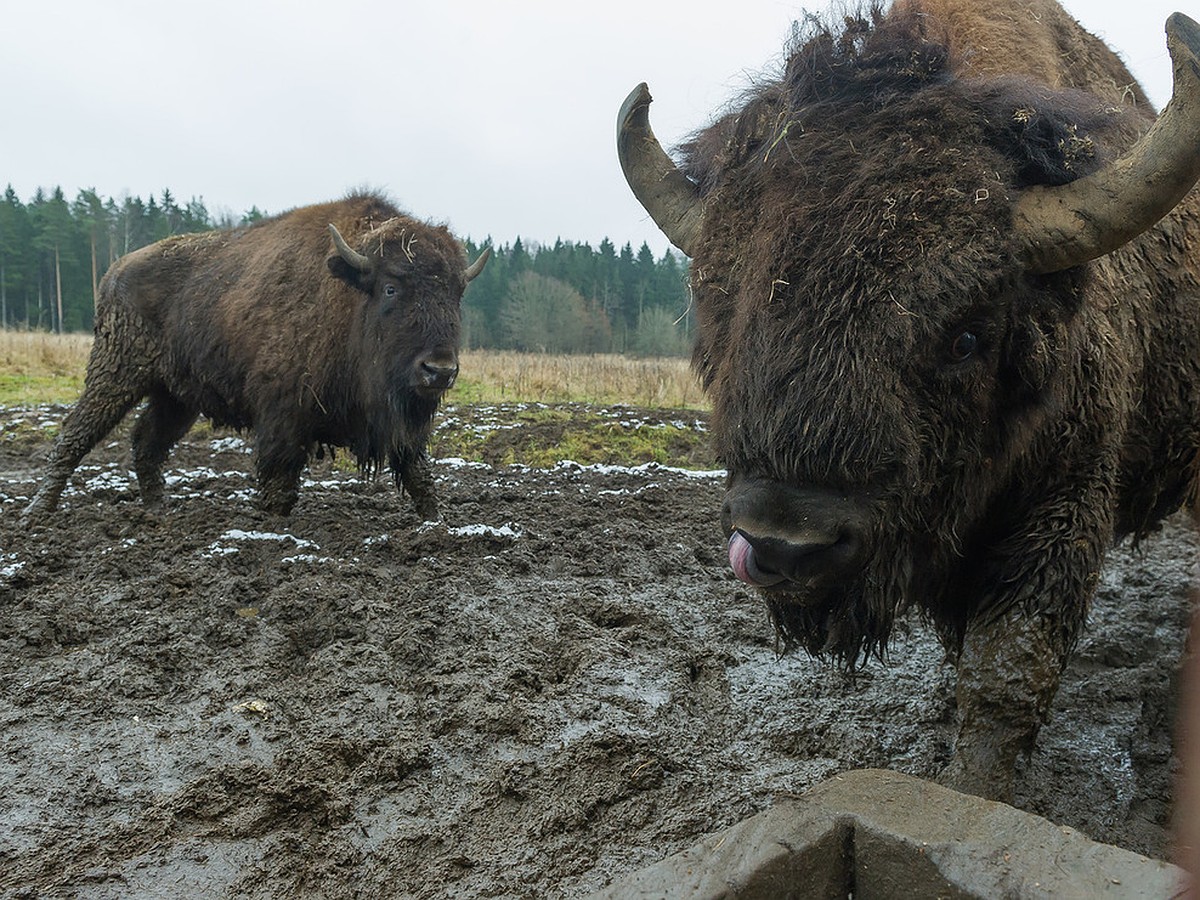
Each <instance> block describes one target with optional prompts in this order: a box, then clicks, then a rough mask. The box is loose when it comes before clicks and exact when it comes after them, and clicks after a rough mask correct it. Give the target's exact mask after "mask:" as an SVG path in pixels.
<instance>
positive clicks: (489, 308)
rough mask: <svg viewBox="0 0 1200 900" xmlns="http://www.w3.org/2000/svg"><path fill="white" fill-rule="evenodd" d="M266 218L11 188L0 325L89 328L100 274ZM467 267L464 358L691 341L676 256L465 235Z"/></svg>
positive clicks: (653, 351)
mask: <svg viewBox="0 0 1200 900" xmlns="http://www.w3.org/2000/svg"><path fill="white" fill-rule="evenodd" d="M266 215H267V213H265V212H264V211H261V210H259V209H258V208H257V207H254V208H251V209H250V210H249V211H247V212H246V213H244V214H243V215H241V216H240V217H238V218H235V217H234V216H233V215H231V214H229V213H225V214H223V215H220V216H214V215H213V214H211V213H210V212H209V210H208V209H207V208H206V207H205V204H204V201H203V200H202V199H199V198H192V199H191V200H188V201H187V202H184V203H180V201H179V200H177V199H176V197H175V196H174V195H173V194H172V193H171V191H170V190H167V189H164V190H163V191H162V193H161V195H160V196H158V197H154V196H151V197H149V199H147V200H144V201H143V200H142V198H141V197H130V196H124V197H122V198H120V199H117V198H113V197H103V196H101V195H100V194H99V193H98V192H97V191H96V190H95V189H92V188H89V189H83V190H80V191H79V192H78V193H77V194H76V196H75V198H74V199H73V200H68V199H67V197H66V194H65V193H64V192H63V190H62V188H61V187H56V188H54V190H53V191H49V192H47V191H45V190H43V189H38V190H37V191H36V192H35V194H34V196H33V197H31V198H29V200H28V201H27V202H22V201H21V199H20V197H18V196H17V194H16V192H15V191H14V190H13V187H12V185H11V184H10V185H9V186H8V187H7V188H6V190H5V192H4V200H3V202H2V203H0V327H3V328H17V329H29V330H40V331H53V332H58V333H64V332H73V331H90V330H91V328H92V314H93V311H94V309H95V303H96V296H97V288H98V285H99V283H100V279H101V278H102V277H103V275H104V273H105V271H106V270H107V269H108V267H109V266H110V265H112V263H113V262H114V261H116V260H117V259H118V258H119V257H121V256H123V255H124V254H126V253H128V252H130V251H131V250H136V249H137V248H139V247H143V246H145V245H147V244H151V243H153V242H154V241H158V240H161V239H162V238H165V237H169V236H170V235H173V234H184V233H187V232H194V231H207V230H209V229H213V228H237V227H243V226H246V225H250V224H252V223H253V222H256V221H258V220H260V219H262V218H265V217H266ZM464 243H465V244H466V247H467V253H468V255H469V256H470V258H472V259H474V258H475V256H476V255H477V254H478V253H480V252H481V251H482V249H483V248H484V247H487V246H491V247H492V252H493V258H492V260H491V262H489V264H488V265H487V267H486V268H485V269H484V271H483V274H482V275H481V276H480V277H479V278H477V279H476V280H475V281H474V282H472V284H471V285H470V287H469V288H468V290H467V294H466V296H465V297H464V299H463V344H464V346H465V347H466V348H468V349H507V350H526V351H535V352H550V353H627V354H631V355H637V356H678V355H685V354H686V353H687V348H688V346H689V343H690V337H689V332H690V327H691V321H690V318H689V295H688V287H687V258H686V257H684V256H681V255H678V254H676V253H674V252H671V251H667V252H665V253H664V254H663V255H662V256H661V257H657V258H656V257H655V255H654V253H653V252H652V251H651V249H650V247H649V246H648V245H646V244H642V246H641V248H640V249H638V250H637V251H636V252H635V251H634V249H633V247H632V246H631V244H629V243H628V242H627V243H625V244H624V246H622V247H621V248H620V250H618V249H617V247H616V245H615V244H614V243H613V242H612V241H610V240H608V239H607V238H605V239H604V240H602V241H601V242H600V245H599V246H598V247H592V246H591V245H590V244H587V243H576V242H569V241H565V240H563V239H561V238H560V239H558V240H556V241H555V242H554V244H553V246H546V245H539V244H537V243H534V242H529V243H526V242H523V241H522V240H521V238H520V237H518V238H516V239H515V240H514V241H513V242H512V243H511V244H503V245H498V246H497V245H494V244H493V243H492V241H491V240H490V238H484V239H481V240H474V239H472V238H470V237H466V238H464Z"/></svg>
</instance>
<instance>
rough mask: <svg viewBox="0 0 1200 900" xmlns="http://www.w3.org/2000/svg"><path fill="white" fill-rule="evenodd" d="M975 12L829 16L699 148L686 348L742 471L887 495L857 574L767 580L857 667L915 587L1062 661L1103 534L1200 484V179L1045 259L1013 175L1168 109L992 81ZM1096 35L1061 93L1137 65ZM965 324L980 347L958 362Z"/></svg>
mask: <svg viewBox="0 0 1200 900" xmlns="http://www.w3.org/2000/svg"><path fill="white" fill-rule="evenodd" d="M1051 5H1053V4H1051ZM936 6H938V7H939V8H942V9H943V11H944V10H945V8H947V7H957V8H958V9H959V10H960V11H962V14H963V15H964V16H965V15H968V14H969V13H968V12H966V11H967V10H969V9H970V7H969V6H968V5H966V4H952V3H939V4H936ZM1056 8H1057V7H1056ZM991 9H992V5H991V4H983V9H982V11H983V12H984V13H987V12H989V11H990V10H991ZM1059 12H1061V10H1059ZM1062 15H1063V16H1065V15H1066V14H1065V13H1063V14H1062ZM1067 19H1068V20H1069V17H1067ZM1055 22H1056V24H1054V25H1053V27H1054V28H1056V29H1061V27H1063V26H1062V24H1061V22H1060V21H1058V20H1057V19H1056V20H1055ZM953 24H954V22H946V21H943V20H942V19H939V18H938V17H936V16H934V15H933V14H932V13H931V12H929V11H926V10H924V9H922V8H919V7H918V4H917V3H915V2H914V3H909V4H904V5H903V6H902V7H901V8H898V9H896V10H894V11H892V12H891V13H887V14H885V13H884V12H883V11H882V10H881V9H880V8H879V7H874V8H871V9H868V10H867V11H865V12H863V13H861V14H858V15H853V16H849V17H847V18H846V19H845V20H844V22H842V23H840V24H839V25H838V26H837V27H831V26H829V25H827V24H824V23H822V22H819V21H815V20H813V21H810V22H809V23H808V28H807V31H806V33H805V34H804V35H803V36H802V37H801V39H800V40H799V41H798V43H797V46H796V48H795V50H794V52H792V54H791V55H790V56H789V58H788V61H787V64H786V69H785V71H784V74H783V76H782V78H780V79H779V80H777V81H773V82H769V83H765V84H762V85H760V86H759V87H758V88H757V89H756V90H755V92H754V93H753V94H752V95H750V96H749V97H747V98H745V99H744V102H743V103H742V104H741V106H740V107H739V108H738V109H737V110H736V111H734V112H732V113H730V114H728V115H726V116H725V117H724V118H722V119H720V120H718V121H717V122H716V123H715V124H713V125H712V126H710V127H709V128H707V129H706V130H705V131H703V132H701V133H699V134H698V135H697V136H696V137H695V138H694V139H693V140H692V141H691V142H690V143H689V144H688V145H687V146H686V147H685V148H684V156H685V170H686V171H687V173H688V174H689V176H690V177H691V178H692V179H694V180H695V181H696V182H697V183H698V184H699V185H700V186H701V190H702V193H703V202H704V204H705V228H704V232H703V234H702V236H701V239H700V246H699V248H698V250H697V252H696V254H695V258H694V266H693V282H694V289H695V296H696V305H697V310H698V325H699V340H698V342H697V345H696V347H695V352H694V360H693V361H694V365H695V368H696V370H697V372H698V373H699V375H700V377H701V378H702V380H703V382H704V384H705V385H706V387H707V390H708V391H709V393H710V395H711V397H712V400H713V404H714V417H713V431H714V435H715V440H716V444H717V450H718V453H719V456H720V457H721V459H722V461H723V462H724V464H725V465H726V466H727V467H728V469H729V470H730V472H731V477H732V479H733V480H734V481H737V480H738V479H741V478H753V479H765V480H767V481H768V482H777V483H781V484H782V485H797V486H811V485H819V486H822V487H823V488H829V489H831V490H833V491H836V492H841V493H843V494H846V495H850V496H857V497H861V498H864V499H863V502H864V503H865V504H867V505H868V506H869V508H870V513H871V515H870V521H871V526H870V528H869V532H868V534H867V536H866V537H867V544H868V545H869V547H870V548H871V549H870V552H869V556H868V559H867V560H866V562H865V564H864V565H863V566H862V568H861V571H859V572H858V573H857V574H856V575H853V576H852V577H851V578H850V580H849V582H848V583H845V584H843V585H842V586H841V589H840V590H839V589H835V590H832V591H828V592H822V593H821V595H819V596H813V595H809V596H805V595H802V594H797V593H795V592H793V593H790V594H789V593H778V592H773V593H769V594H768V602H769V605H770V608H771V610H772V612H773V615H774V619H775V621H776V624H777V627H778V629H779V632H780V634H781V635H782V637H783V638H784V640H785V642H786V643H787V644H788V645H792V644H797V645H800V646H803V647H805V648H806V649H808V650H809V651H811V652H813V653H818V654H829V655H831V656H833V657H835V658H837V659H839V660H841V661H842V662H843V663H844V664H846V665H849V666H854V665H856V664H857V663H859V662H861V661H862V660H863V659H865V658H866V657H867V656H869V655H870V654H872V653H873V652H878V653H883V652H884V651H885V650H886V647H887V641H888V636H889V633H890V631H891V627H892V623H893V620H894V618H895V616H896V614H897V612H898V611H899V610H902V609H904V608H906V607H908V606H910V605H916V606H919V607H921V608H922V609H923V610H925V611H926V612H927V613H928V614H929V615H930V617H931V618H932V620H933V622H934V623H935V625H936V626H937V628H938V630H939V632H940V634H941V635H942V637H943V639H944V641H945V643H946V645H947V647H948V648H949V649H950V650H951V652H952V653H957V652H959V650H960V649H961V648H962V645H963V640H964V634H965V633H966V632H967V631H968V628H969V627H972V626H973V625H980V624H981V623H987V622H997V623H999V622H1001V621H1002V620H1003V619H1004V617H1006V616H1008V615H1009V613H1010V612H1012V611H1016V614H1017V615H1019V616H1022V617H1023V619H1022V621H1029V622H1035V623H1038V624H1037V627H1036V629H1035V630H1036V631H1037V636H1036V638H1034V639H1033V640H1034V643H1035V644H1037V645H1038V646H1039V647H1041V648H1042V649H1041V650H1039V651H1038V654H1041V655H1045V656H1046V658H1048V659H1052V660H1053V661H1054V665H1053V666H1050V667H1049V668H1061V665H1062V664H1063V663H1064V662H1065V660H1066V658H1067V654H1068V652H1069V650H1070V648H1071V647H1072V646H1073V645H1074V643H1075V641H1076V638H1077V636H1078V634H1079V631H1080V628H1081V625H1082V624H1083V622H1084V620H1085V616H1086V613H1087V609H1088V605H1089V602H1090V599H1091V597H1092V594H1093V592H1094V590H1095V587H1096V579H1097V572H1098V571H1099V568H1100V565H1101V561H1102V560H1103V558H1104V554H1105V551H1106V549H1107V548H1108V547H1109V546H1110V545H1111V544H1112V542H1113V540H1114V539H1117V538H1120V537H1122V536H1125V535H1132V536H1133V537H1134V538H1135V539H1136V538H1138V537H1141V536H1144V535H1145V534H1147V533H1148V532H1150V531H1151V530H1153V529H1154V528H1155V527H1156V525H1157V523H1158V521H1159V520H1160V519H1161V518H1162V516H1163V515H1165V514H1166V513H1169V512H1171V511H1172V510H1174V509H1177V508H1178V507H1179V506H1180V504H1181V503H1182V502H1183V501H1184V499H1185V494H1186V492H1187V484H1188V479H1189V477H1190V473H1191V469H1192V464H1193V457H1194V447H1195V446H1196V441H1197V438H1198V437H1200V421H1198V419H1197V414H1196V412H1195V410H1197V409H1198V408H1200V403H1198V401H1200V396H1198V391H1197V385H1200V327H1198V317H1197V310H1198V309H1200V296H1198V294H1200V291H1198V290H1197V283H1196V272H1195V269H1194V265H1195V263H1194V260H1195V259H1196V258H1197V255H1196V252H1195V250H1196V248H1197V238H1198V237H1200V236H1198V235H1197V231H1196V226H1197V217H1196V195H1195V194H1194V193H1193V194H1192V195H1190V196H1189V197H1188V199H1187V200H1185V201H1184V203H1182V204H1181V205H1180V206H1179V207H1178V208H1177V209H1176V211H1175V212H1174V213H1173V214H1172V215H1171V216H1169V217H1168V218H1167V219H1165V220H1164V221H1163V222H1162V223H1160V225H1158V226H1157V227H1156V228H1154V229H1153V230H1152V231H1150V232H1149V233H1147V234H1146V235H1143V236H1142V237H1141V238H1139V239H1137V240H1136V241H1134V242H1133V243H1131V244H1130V245H1127V246H1126V247H1124V248H1122V249H1121V250H1120V251H1118V252H1116V253H1114V254H1111V255H1110V256H1108V257H1106V258H1104V259H1102V260H1100V261H1098V262H1095V263H1092V264H1089V265H1087V266H1084V267H1080V268H1076V269H1072V270H1069V271H1066V272H1062V273H1057V274H1053V275H1048V276H1032V275H1028V274H1026V273H1025V272H1023V271H1022V267H1021V264H1020V260H1019V258H1018V255H1017V252H1018V247H1017V245H1016V243H1015V236H1014V234H1013V231H1012V228H1011V216H1012V213H1011V210H1012V204H1013V201H1014V200H1015V199H1016V198H1017V196H1018V195H1019V193H1020V191H1021V190H1022V189H1023V188H1025V187H1027V186H1030V185H1035V184H1049V185H1057V184H1063V183H1066V182H1069V181H1071V180H1073V179H1075V178H1078V177H1080V176H1082V175H1085V174H1087V173H1088V172H1091V171H1094V170H1095V169H1096V168H1097V167H1098V166H1100V165H1102V164H1103V163H1105V162H1106V161H1108V160H1111V159H1113V158H1115V157H1116V156H1117V155H1119V154H1120V152H1121V151H1122V150H1124V149H1125V148H1127V147H1128V146H1130V145H1131V144H1132V143H1133V142H1134V141H1135V140H1136V139H1137V137H1138V136H1139V135H1140V134H1141V133H1142V132H1143V131H1144V130H1145V129H1146V128H1147V126H1148V125H1149V123H1150V122H1152V121H1153V114H1152V111H1151V110H1150V109H1149V106H1148V104H1145V103H1142V102H1134V101H1140V99H1141V97H1142V95H1141V93H1140V91H1134V92H1133V93H1131V94H1129V95H1128V98H1127V99H1129V101H1130V102H1126V103H1125V104H1123V105H1119V106H1118V105H1115V104H1114V102H1113V95H1112V92H1111V91H1105V90H1098V91H1097V92H1096V93H1092V94H1089V93H1085V92H1083V91H1080V90H1054V89H1052V88H1051V87H1050V86H1047V85H1046V84H1040V83H1037V82H1035V81H1033V80H1032V79H1031V78H1028V77H1022V76H1020V75H1006V76H1003V77H992V78H987V79H983V78H979V77H977V74H978V71H979V69H978V66H976V67H974V68H973V67H972V66H969V65H964V64H963V62H962V61H963V60H964V59H966V58H968V54H969V50H968V47H967V46H965V45H964V41H965V38H963V37H961V36H959V35H956V34H953V33H950V31H949V30H948V26H950V25H953ZM1025 24H1026V26H1027V28H1026V30H1029V29H1028V24H1029V23H1025ZM1072 24H1073V23H1072ZM1074 27H1075V29H1077V32H1078V33H1077V34H1075V35H1074V38H1075V39H1076V40H1078V41H1083V42H1085V43H1087V44H1088V46H1089V47H1091V48H1092V51H1094V52H1092V53H1091V55H1090V56H1089V57H1088V62H1087V64H1088V67H1089V68H1088V71H1087V73H1086V74H1087V78H1086V79H1084V78H1081V77H1080V76H1079V74H1078V73H1074V74H1072V72H1071V71H1070V67H1069V66H1068V65H1067V64H1066V63H1060V65H1062V66H1066V68H1065V69H1064V71H1063V72H1062V73H1060V76H1059V77H1057V78H1056V79H1055V80H1054V84H1055V85H1075V86H1080V83H1081V81H1087V80H1089V79H1100V80H1103V81H1105V83H1108V84H1110V85H1111V84H1115V83H1122V84H1132V83H1133V79H1132V78H1131V77H1129V76H1128V72H1127V71H1126V70H1125V69H1124V66H1123V65H1122V64H1121V63H1120V61H1119V60H1118V59H1117V58H1116V57H1115V55H1113V54H1111V53H1108V54H1107V55H1105V54H1100V53H1099V51H1098V50H1096V47H1095V46H1094V44H1093V42H1094V41H1095V39H1094V38H1091V37H1090V36H1089V35H1086V33H1085V32H1083V31H1082V29H1079V28H1078V26H1077V25H1076V26H1074ZM1034 30H1036V29H1034ZM1043 36H1044V37H1046V39H1047V40H1050V39H1051V38H1053V40H1054V41H1059V42H1060V43H1061V40H1062V35H1061V34H1059V33H1058V32H1055V34H1053V35H1049V36H1046V35H1043ZM967 37H969V35H967ZM1101 46H1102V45H1101ZM971 58H974V59H976V60H978V59H979V57H978V55H975V56H974V57H971ZM1060 59H1061V57H1060ZM1105 67H1107V68H1105ZM1012 70H1014V71H1018V72H1019V71H1020V70H1021V67H1020V66H1019V65H1014V66H1013V69H1012ZM1098 72H1103V77H1101V75H1099V74H1097V73H1098ZM960 73H962V74H960ZM964 333H970V334H971V335H974V336H975V338H976V339H977V341H978V345H977V349H976V350H975V351H974V352H973V353H971V355H970V356H969V358H967V359H964V360H957V359H956V358H955V355H954V353H955V347H956V344H955V342H956V340H957V339H958V338H959V337H960V336H962V335H964ZM994 627H995V628H996V629H1000V628H1002V626H1001V625H999V624H997V625H995V626H994ZM1043 651H1044V653H1043ZM1039 658H1040V657H1039ZM1041 667H1042V664H1041V662H1038V663H1037V665H1036V666H1034V668H1041ZM1056 678H1057V676H1056V675H1054V676H1052V677H1051V680H1052V681H1053V680H1055V679H1056ZM1052 696H1053V690H1052V689H1051V690H1050V692H1049V695H1048V696H1047V695H1045V694H1043V695H1041V696H1039V698H1038V699H1037V700H1036V703H1035V704H1034V705H1035V706H1037V707H1038V710H1037V713H1036V715H1035V717H1034V718H1036V719H1037V721H1040V718H1041V717H1042V715H1043V713H1044V710H1045V709H1048V706H1049V699H1050V698H1051V697H1052ZM961 699H962V698H961V697H960V701H961ZM1019 730H1022V735H1021V737H1020V741H1021V742H1022V743H1026V742H1027V741H1026V738H1027V737H1028V739H1029V742H1031V740H1032V737H1031V735H1030V734H1027V733H1026V732H1030V731H1032V732H1033V733H1036V724H1032V725H1028V727H1026V726H1022V729H1019Z"/></svg>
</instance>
